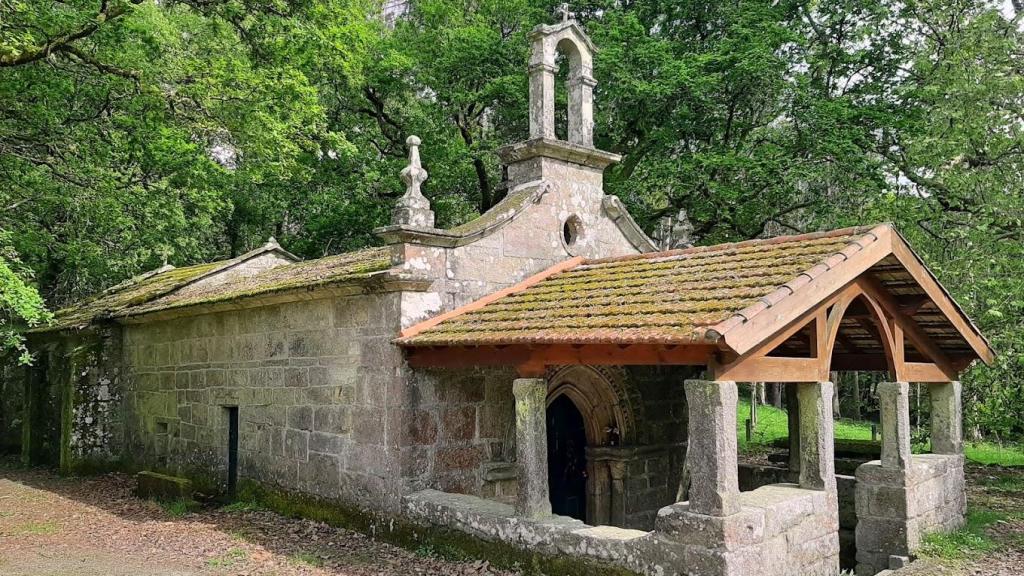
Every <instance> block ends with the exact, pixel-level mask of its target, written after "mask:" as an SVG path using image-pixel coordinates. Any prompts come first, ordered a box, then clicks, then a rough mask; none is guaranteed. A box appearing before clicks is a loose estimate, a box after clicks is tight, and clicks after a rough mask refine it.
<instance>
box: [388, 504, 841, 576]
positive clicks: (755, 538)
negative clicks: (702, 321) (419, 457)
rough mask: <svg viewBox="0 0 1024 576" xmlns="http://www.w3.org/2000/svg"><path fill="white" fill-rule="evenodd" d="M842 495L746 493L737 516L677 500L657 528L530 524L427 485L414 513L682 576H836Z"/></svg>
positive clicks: (497, 536) (473, 531)
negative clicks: (710, 512)
mask: <svg viewBox="0 0 1024 576" xmlns="http://www.w3.org/2000/svg"><path fill="white" fill-rule="evenodd" d="M832 498H834V495H831V494H830V493H828V492H826V491H813V490H804V489H801V488H799V487H797V486H794V485H774V486H766V487H763V488H759V489H757V490H755V491H753V492H745V493H743V494H742V495H741V508H740V512H739V513H737V514H732V515H730V516H725V517H714V516H707V515H703V514H695V513H692V512H690V511H689V507H688V504H686V503H682V504H674V505H672V506H667V507H665V508H662V509H661V510H660V511H659V512H658V520H657V523H656V526H655V529H654V531H652V532H644V531H641V530H630V529H623V528H613V527H609V526H597V527H594V526H588V525H586V524H584V523H583V522H580V521H578V520H573V519H571V518H566V517H563V516H550V517H547V518H543V519H539V520H528V519H524V518H521V517H517V516H515V514H514V512H513V509H512V507H511V506H508V505H506V504H501V503H498V502H492V501H487V500H482V499H479V498H474V497H472V496H465V495H458V494H446V493H442V492H437V491H433V490H425V491H422V492H417V493H414V494H411V495H409V496H408V497H406V498H405V506H404V510H405V513H406V516H407V517H408V518H410V519H411V520H413V521H414V522H418V523H420V524H423V525H426V526H435V527H443V528H447V529H454V530H458V531H461V532H464V533H467V534H470V535H472V536H474V537H477V538H481V539H483V540H487V541H494V542H503V543H506V544H511V545H513V546H517V547H520V548H523V549H529V550H533V551H537V552H540V553H542V554H548V555H567V556H575V557H579V558H584V559H588V560H596V561H600V562H604V563H608V564H612V565H616V566H621V567H623V568H626V569H628V570H631V571H633V572H636V573H638V574H645V575H652V576H654V575H656V576H673V575H678V576H681V575H690V574H701V575H702V576H750V575H752V574H757V575H758V576H837V575H838V574H839V542H838V536H837V529H838V518H837V513H836V508H835V504H834V502H832Z"/></svg>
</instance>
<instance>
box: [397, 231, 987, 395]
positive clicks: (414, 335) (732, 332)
mask: <svg viewBox="0 0 1024 576" xmlns="http://www.w3.org/2000/svg"><path fill="white" fill-rule="evenodd" d="M397 343H398V344H399V345H400V346H402V347H403V348H405V349H406V351H407V354H408V359H409V362H410V364H412V365H413V366H449V367H456V366H482V365H513V366H515V367H516V368H517V369H518V370H519V372H520V374H521V375H523V376H535V375H539V374H541V373H543V372H544V371H545V370H546V369H547V367H548V366H553V365H566V364H589V365H696V366H706V367H707V368H708V371H709V377H712V378H713V379H715V380H736V381H772V382H816V381H825V380H828V379H829V372H830V371H832V370H880V371H881V370H885V371H888V372H889V373H890V374H891V377H892V378H895V379H896V380H898V381H912V382H945V381H950V380H955V379H956V378H957V376H958V374H959V373H960V372H961V371H962V370H964V369H965V368H966V367H967V366H968V365H970V364H971V362H973V361H974V360H976V359H980V360H982V361H984V362H986V363H989V362H991V361H992V359H993V357H994V353H993V351H992V349H991V347H990V346H989V344H988V342H987V341H986V340H985V338H984V337H983V336H982V335H981V333H980V332H979V331H978V329H977V328H976V327H975V326H974V324H973V323H972V322H971V321H970V319H969V318H968V317H967V316H966V315H965V314H964V313H963V311H962V310H961V309H960V307H959V306H958V305H957V304H956V302H954V301H953V299H952V298H951V297H950V295H949V293H948V292H947V291H946V290H945V289H944V288H943V287H942V286H941V285H940V284H939V283H938V281H937V280H936V279H935V277H934V276H933V275H932V274H931V273H930V272H929V271H928V270H927V268H925V266H924V264H923V263H922V262H921V259H920V258H918V256H917V255H916V254H914V252H913V250H911V249H910V247H909V246H908V245H907V243H906V241H905V240H904V239H903V238H902V237H901V236H900V235H899V233H898V232H896V231H895V230H894V229H893V227H892V226H891V225H888V224H882V225H878V226H874V227H858V228H846V229H842V230H835V231H831V232H821V233H814V234H805V235H801V236H784V237H778V238H771V239H767V240H751V241H748V242H740V243H735V244H722V245H717V246H707V247H699V248H690V249H685V250H675V251H668V252H660V253H651V254H642V255H636V256H627V257H621V258H609V259H601V260H589V261H588V260H585V259H583V258H574V259H571V260H568V261H566V262H563V263H561V264H558V265H556V266H553V267H551V268H549V269H547V270H545V271H543V272H541V273H539V274H537V275H535V276H532V277H530V278H528V279H526V280H525V281H523V282H521V283H519V284H517V285H515V286H512V287H510V288H508V289H505V290H502V291H500V292H496V293H494V294H491V295H489V296H487V297H484V298H482V299H480V300H478V301H476V302H473V303H471V304H468V305H466V306H463V307H460V308H457V309H455V310H453V311H451V312H448V313H446V314H442V315H439V316H437V317H435V318H432V319H429V320H427V321H424V322H421V323H419V324H417V325H414V326H412V327H410V328H408V329H406V330H405V331H403V332H402V334H401V337H400V338H399V339H398V340H397Z"/></svg>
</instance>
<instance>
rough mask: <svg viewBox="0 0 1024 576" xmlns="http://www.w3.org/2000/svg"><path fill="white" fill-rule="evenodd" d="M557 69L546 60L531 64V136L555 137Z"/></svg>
mask: <svg viewBox="0 0 1024 576" xmlns="http://www.w3.org/2000/svg"><path fill="white" fill-rule="evenodd" d="M534 50H535V51H536V48H535V49H534ZM557 71H558V69H557V68H555V67H554V66H552V65H551V64H549V63H546V62H534V63H532V64H530V138H554V137H555V73H556V72H557Z"/></svg>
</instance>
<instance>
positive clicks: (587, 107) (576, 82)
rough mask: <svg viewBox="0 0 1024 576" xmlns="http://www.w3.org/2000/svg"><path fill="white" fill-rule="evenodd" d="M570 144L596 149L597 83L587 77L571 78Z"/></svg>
mask: <svg viewBox="0 0 1024 576" xmlns="http://www.w3.org/2000/svg"><path fill="white" fill-rule="evenodd" d="M567 84H568V87H569V142H572V143H573V144H579V145H581V146H586V147H587V148H593V147H594V86H597V81H596V80H594V79H593V78H591V77H589V76H585V75H582V74H581V75H579V76H576V77H574V78H570V79H569V81H568V83H567Z"/></svg>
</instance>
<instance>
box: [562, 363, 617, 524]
mask: <svg viewBox="0 0 1024 576" xmlns="http://www.w3.org/2000/svg"><path fill="white" fill-rule="evenodd" d="M624 380H625V378H624V375H623V374H621V373H620V372H619V371H617V370H615V369H604V368H598V367H591V366H568V367H564V368H560V369H558V370H555V371H553V372H551V373H550V374H549V375H548V396H547V434H548V438H547V439H548V487H549V490H550V495H551V508H552V511H553V512H554V513H555V514H559V515H563V516H570V517H573V518H577V519H579V520H583V521H585V522H587V523H588V524H592V525H598V524H605V525H616V526H621V525H622V524H623V521H624V518H623V517H624V511H625V510H624V504H625V495H624V475H625V465H626V458H625V457H618V451H619V449H620V447H622V446H623V445H624V444H626V445H628V444H629V443H630V442H631V440H632V433H633V429H634V426H633V410H632V402H631V401H630V397H629V395H628V394H626V388H625V386H624V384H623V382H624Z"/></svg>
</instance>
